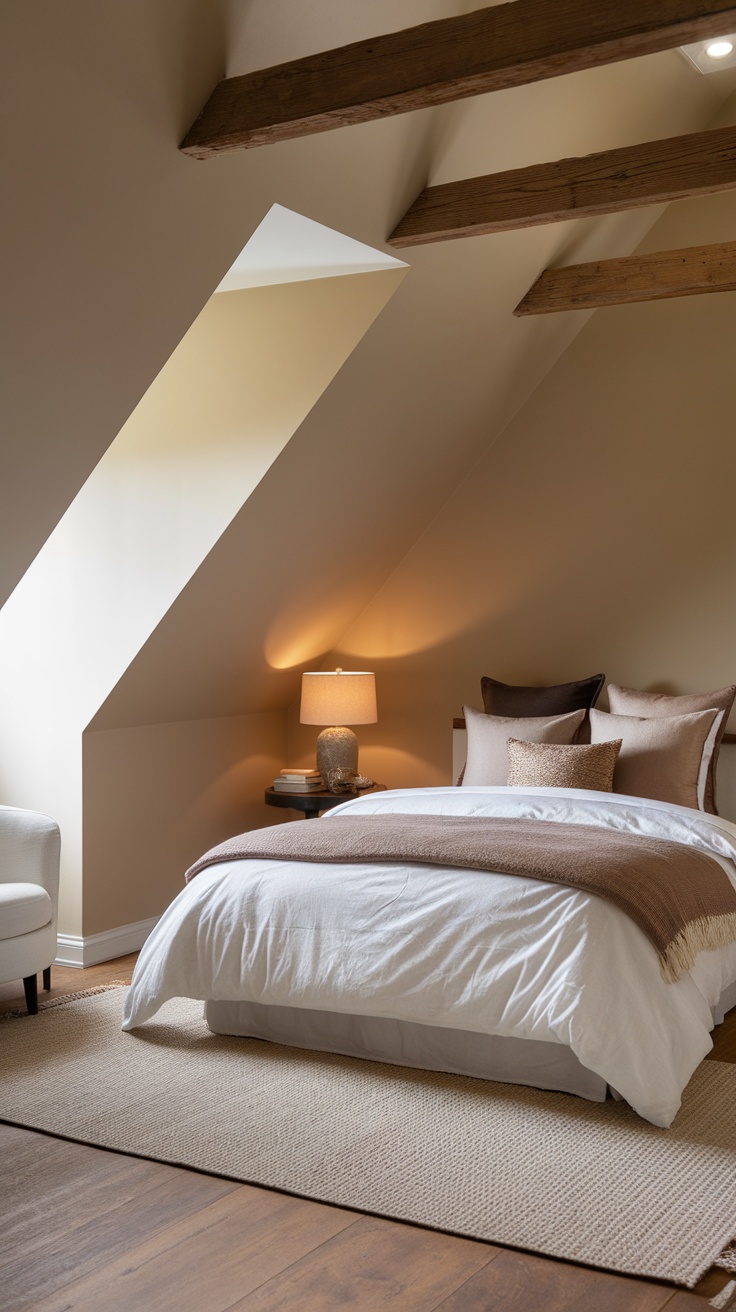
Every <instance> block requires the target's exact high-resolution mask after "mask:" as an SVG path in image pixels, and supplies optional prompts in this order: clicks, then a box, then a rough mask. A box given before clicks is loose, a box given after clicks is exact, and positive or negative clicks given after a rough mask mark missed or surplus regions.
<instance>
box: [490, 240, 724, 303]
mask: <svg viewBox="0 0 736 1312" xmlns="http://www.w3.org/2000/svg"><path fill="white" fill-rule="evenodd" d="M732 291H736V241H725V242H720V243H718V244H717V245H713V246H686V247H684V248H683V249H682V250H677V251H657V252H655V253H654V254H652V255H629V256H625V257H624V258H623V259H617V260H595V261H593V262H592V263H590V264H570V265H568V266H567V268H564V269H545V271H544V273H543V274H542V275H541V277H539V278H538V279H537V281H536V282H535V283H534V286H533V287H531V288H530V290H529V291H528V292H527V294H526V296H525V297H524V299H523V301H520V302H519V304H518V305H517V307H516V309H515V310H514V314H515V315H516V316H517V317H518V318H523V317H524V316H526V315H529V314H555V313H557V312H559V311H561V310H591V309H595V308H596V307H598V306H604V305H628V304H631V303H632V302H635V301H662V300H668V299H669V298H671V297H673V296H701V295H703V293H705V292H732Z"/></svg>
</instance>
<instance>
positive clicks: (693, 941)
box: [186, 815, 736, 983]
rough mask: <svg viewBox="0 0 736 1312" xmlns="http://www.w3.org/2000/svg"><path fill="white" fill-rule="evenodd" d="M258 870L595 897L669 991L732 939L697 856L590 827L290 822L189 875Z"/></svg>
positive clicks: (213, 854)
mask: <svg viewBox="0 0 736 1312" xmlns="http://www.w3.org/2000/svg"><path fill="white" fill-rule="evenodd" d="M251 858H256V859H259V860H265V861H320V862H325V861H327V862H352V863H353V864H359V863H362V862H366V861H369V862H372V861H399V862H402V863H405V862H411V863H420V864H429V865H436V866H456V867H461V868H463V869H471V870H485V871H496V872H498V873H500V874H504V875H522V876H524V877H525V878H527V879H541V880H544V881H545V882H546V883H550V884H564V885H566V886H567V887H569V888H577V889H582V890H583V891H584V892H586V893H595V894H596V895H597V896H598V897H603V898H606V899H607V901H609V902H613V903H614V905H615V906H617V907H620V908H621V910H622V911H625V912H626V914H627V915H628V916H630V917H631V919H632V920H633V921H634V922H635V923H636V924H637V925H638V926H639V928H640V929H641V930H643V932H644V933H645V934H646V936H647V938H648V939H649V940H650V942H651V943H652V944H653V946H654V947H655V948H656V950H657V952H658V953H659V958H660V965H661V969H662V974H663V976H664V978H665V979H666V980H667V981H668V983H673V982H674V981H675V980H678V979H679V978H680V976H681V975H684V974H685V972H686V971H687V970H689V969H690V967H691V966H692V964H693V962H694V960H695V957H696V956H697V954H698V952H701V951H703V950H705V949H708V948H718V947H724V946H725V945H726V944H727V943H731V942H733V941H734V940H735V939H736V890H734V888H733V887H732V885H731V883H730V881H729V879H728V877H727V875H726V873H725V871H724V870H723V868H722V867H721V866H720V865H719V864H718V862H717V861H716V860H714V859H713V857H710V856H707V855H706V854H705V853H704V852H701V851H698V849H697V848H694V847H686V846H684V844H682V843H673V842H669V841H667V840H664V839H659V838H642V837H641V836H640V835H638V834H627V833H620V832H618V831H617V830H612V829H603V828H597V827H593V826H587V825H571V824H557V823H556V822H551V821H545V820H516V819H507V818H505V817H503V818H501V817H495V816H494V817H488V818H486V817H477V816H440V815H421V816H414V815H380V816H362V817H361V818H360V819H357V818H356V819H353V820H350V819H334V820H332V819H331V820H327V821H324V822H319V823H317V824H314V823H307V824H305V823H304V821H303V820H293V821H291V822H290V823H288V824H284V825H273V826H270V827H269V828H267V829H254V830H251V831H250V833H246V834H240V835H239V836H238V837H237V838H230V839H228V841H227V842H225V843H221V844H220V845H219V846H218V847H214V848H212V850H211V851H210V852H207V853H206V854H205V856H203V857H201V858H200V860H199V861H197V862H196V863H195V864H194V865H193V866H192V867H191V869H190V870H188V871H187V873H186V881H187V883H188V882H189V880H190V879H192V878H193V877H194V876H195V875H197V874H199V872H200V870H204V868H205V867H206V866H211V865H215V864H217V863H219V862H221V861H236V860H241V859H251Z"/></svg>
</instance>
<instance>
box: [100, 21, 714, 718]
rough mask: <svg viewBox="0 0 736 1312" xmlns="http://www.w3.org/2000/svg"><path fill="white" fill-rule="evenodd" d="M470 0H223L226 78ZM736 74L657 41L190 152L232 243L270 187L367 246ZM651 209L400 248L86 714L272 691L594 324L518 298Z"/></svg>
mask: <svg viewBox="0 0 736 1312" xmlns="http://www.w3.org/2000/svg"><path fill="white" fill-rule="evenodd" d="M473 7H475V6H474V5H460V4H452V3H447V2H444V3H439V2H438V0H437V2H435V3H429V2H428V0H427V2H420V0H412V2H411V3H406V4H402V6H401V15H400V20H401V21H400V24H399V22H397V10H396V6H395V5H394V4H392V3H375V4H371V5H370V6H365V5H359V4H351V5H346V4H345V3H344V0H313V2H312V3H305V2H304V0H291V3H283V4H281V3H280V4H279V5H278V6H276V5H273V3H272V0H252V2H251V3H248V4H242V3H234V4H233V5H232V6H231V8H230V10H229V21H230V34H229V41H228V48H229V52H230V53H229V59H228V68H227V72H228V74H230V75H234V74H237V73H241V72H246V71H248V70H249V69H251V68H255V67H259V66H266V65H268V64H272V63H276V62H280V61H282V60H286V59H290V58H295V57H297V56H299V55H301V54H307V53H311V52H312V51H315V50H319V49H324V48H327V47H329V46H334V45H337V44H340V43H343V42H346V41H349V40H356V39H359V38H360V37H363V36H369V35H371V33H377V32H380V31H386V30H391V28H393V27H397V26H399V25H401V26H407V25H409V24H411V23H414V22H420V21H425V20H427V19H430V18H435V17H441V16H443V15H446V14H452V13H459V12H464V11H465V10H467V9H471V8H473ZM723 79H726V80H723ZM731 85H732V82H731V80H730V77H729V75H727V74H725V75H717V76H716V77H715V78H710V79H709V78H704V77H701V76H699V75H697V74H696V73H694V71H693V70H692V69H691V68H690V67H689V66H688V65H687V64H686V63H685V61H684V60H683V59H682V57H681V56H680V55H679V54H678V53H677V52H666V53H663V54H660V55H656V56H650V57H647V58H646V59H639V60H635V61H631V62H629V63H626V64H619V65H612V66H610V67H606V68H602V69H597V70H590V71H588V72H585V73H580V74H577V75H575V76H573V77H566V78H559V79H556V80H553V81H548V82H544V83H541V84H538V85H533V86H530V87H523V88H518V89H515V90H513V91H509V92H503V93H497V94H496V95H493V96H485V97H480V98H478V99H476V100H473V101H464V102H462V103H459V104H456V105H453V106H447V107H443V108H441V109H435V110H431V111H421V112H419V113H415V114H409V115H404V116H401V117H399V118H396V119H389V120H384V121H382V122H378V123H372V124H367V125H363V126H361V127H356V128H350V129H340V130H338V131H335V132H330V133H325V134H323V135H320V136H317V137H313V138H305V139H302V140H300V141H295V142H287V143H283V144H280V145H276V146H272V147H269V148H267V149H261V150H254V151H245V152H242V153H239V154H234V155H229V156H225V157H222V158H220V159H216V160H211V161H208V162H207V163H198V162H194V161H186V167H187V168H189V169H193V170H195V171H197V186H199V185H205V184H204V183H202V184H200V178H202V179H205V178H209V179H211V185H212V187H213V188H214V189H215V190H216V191H218V192H222V190H223V189H224V188H225V186H226V187H227V189H229V191H230V193H231V194H232V195H233V196H234V197H237V205H238V206H239V207H240V210H241V214H242V222H243V230H242V231H241V236H242V237H243V238H244V237H246V236H247V235H248V231H247V222H248V220H247V218H246V215H252V214H253V213H254V212H258V211H259V210H260V211H261V212H265V210H266V208H267V207H268V206H269V205H270V204H271V203H273V202H278V203H279V204H282V205H284V206H287V207H290V208H293V209H295V210H296V211H298V212H301V213H304V214H306V215H307V216H308V217H310V218H313V219H315V220H317V221H319V222H321V223H324V224H326V225H327V226H329V227H332V228H335V229H337V230H338V231H341V232H344V233H346V234H348V235H349V236H352V237H354V238H356V239H358V240H360V241H362V242H366V243H367V244H369V245H371V246H373V247H377V248H379V249H380V248H381V247H382V246H383V245H384V243H385V240H386V237H387V235H388V234H389V233H390V232H391V230H392V229H393V227H394V226H395V224H396V222H397V221H398V219H399V218H400V217H401V215H402V214H403V212H404V211H405V210H406V208H407V207H408V205H409V204H410V202H411V201H412V200H413V199H414V197H415V195H416V194H417V193H418V192H419V190H420V189H421V187H422V186H423V185H425V184H426V183H430V184H432V183H438V182H445V181H450V180H452V179H453V178H458V177H463V176H472V175H474V174H480V173H485V172H492V171H495V170H498V169H504V168H511V167H515V166H519V165H524V164H528V163H533V162H535V161H541V160H544V159H557V158H561V157H564V156H570V155H581V154H585V153H588V152H591V151H595V150H601V149H606V148H609V147H615V146H620V145H627V144H633V143H635V142H637V141H643V140H648V139H652V138H656V137H658V136H662V137H664V136H670V135H676V134H678V133H683V132H688V131H695V130H697V129H699V128H702V127H705V126H707V125H708V123H709V122H710V121H711V120H712V119H713V116H714V115H715V114H716V112H717V111H718V108H719V105H720V104H721V102H722V101H723V99H724V98H725V96H726V95H727V93H728V92H729V91H730V89H731ZM660 213H661V210H658V209H645V210H640V211H634V212H632V213H630V214H624V215H618V216H614V217H610V218H607V219H601V220H581V221H576V222H573V223H568V224H558V225H551V226H550V227H547V228H535V229H529V230H526V231H520V232H512V233H505V234H500V235H496V236H489V237H479V238H472V239H467V240H463V241H457V242H448V243H443V244H440V245H437V246H428V247H424V248H421V249H417V250H413V251H410V252H408V253H407V254H406V257H405V258H406V260H407V263H408V264H409V265H410V270H409V273H408V274H407V276H406V278H405V279H404V282H403V284H402V286H401V288H400V289H399V291H398V292H397V293H396V295H395V296H394V298H393V300H392V301H391V303H390V304H389V305H388V307H387V308H386V309H385V310H384V311H383V313H382V315H381V316H380V317H379V319H378V320H377V321H376V322H375V323H374V325H373V327H372V328H371V330H370V331H369V333H368V334H367V335H366V337H365V338H364V339H363V341H362V342H361V344H360V345H359V346H358V348H357V349H356V350H355V351H354V353H353V355H352V356H351V358H350V359H349V360H348V361H347V363H346V364H345V365H344V367H343V369H342V370H341V372H340V373H339V374H338V376H337V377H336V379H335V380H334V382H333V383H332V384H331V386H330V387H329V388H328V390H327V392H326V393H325V394H324V395H323V397H322V398H321V400H320V401H319V402H318V404H317V405H316V406H315V408H314V409H313V411H312V412H311V413H310V415H309V416H308V417H307V419H306V420H305V422H304V423H303V424H302V426H301V428H300V430H299V431H298V432H297V434H296V435H295V437H294V438H292V440H291V442H290V443H289V445H288V446H287V448H286V449H285V450H284V451H283V452H282V454H281V456H280V457H279V459H278V460H277V461H276V462H275V464H274V465H273V466H272V467H271V469H270V470H269V472H268V474H267V475H266V476H265V477H264V479H263V480H262V482H261V484H260V485H259V487H258V488H257V489H256V491H255V492H254V494H253V495H252V496H251V498H250V499H249V501H248V503H247V505H246V506H245V507H244V508H243V510H242V511H241V512H240V514H239V515H238V516H237V518H236V520H235V521H234V523H233V524H232V525H231V526H230V528H229V529H228V530H227V532H226V533H225V534H224V535H223V537H222V538H221V539H220V541H219V543H218V544H217V545H216V547H215V548H214V550H213V551H212V552H211V554H210V556H209V557H208V559H207V560H206V561H205V562H204V564H203V565H202V566H201V568H200V569H199V571H198V572H197V574H196V575H195V577H194V579H193V580H192V581H191V583H190V584H189V585H188V586H187V587H186V588H185V590H184V591H183V592H182V594H181V595H180V596H179V598H178V599H177V601H176V602H175V603H174V605H173V606H172V608H171V610H170V611H169V612H168V614H167V616H166V617H165V618H164V620H163V621H162V623H161V624H160V625H159V627H158V629H157V630H156V632H155V633H154V634H153V635H152V637H151V638H150V639H149V641H148V642H147V643H146V645H145V647H144V648H143V649H142V651H141V653H140V654H139V656H138V657H137V658H136V660H135V661H134V662H133V664H132V665H131V667H130V668H129V670H128V672H127V673H126V675H125V676H124V677H123V679H122V680H121V681H120V683H119V684H118V686H117V688H116V689H115V691H114V692H113V694H112V695H111V697H110V698H109V699H108V701H107V703H106V705H105V706H104V707H103V708H102V710H101V711H100V713H99V714H98V715H97V717H96V718H95V720H94V721H93V723H92V727H94V728H101V727H113V726H121V725H131V724H142V723H151V722H156V721H158V722H163V721H168V720H178V719H188V718H197V717H205V716H213V715H229V714H235V713H243V712H246V711H254V710H260V709H265V708H272V707H278V706H284V705H286V704H287V703H288V702H289V700H290V699H291V698H292V697H293V696H294V695H295V693H296V688H297V676H298V672H299V670H300V669H301V668H303V667H304V666H305V664H307V663H313V662H318V661H319V660H320V658H321V657H322V656H324V654H325V653H327V652H329V651H330V650H331V649H332V648H333V647H335V646H337V645H338V644H339V640H340V638H341V636H342V635H343V634H344V633H345V631H346V630H347V629H348V628H349V626H350V625H351V624H352V623H353V622H354V621H355V619H356V618H357V616H358V615H359V614H360V612H361V610H362V609H363V608H364V607H365V606H366V605H367V604H368V602H369V600H370V598H371V597H372V596H373V595H374V594H375V592H376V590H377V589H378V588H379V587H380V586H381V584H382V583H383V582H384V581H385V579H386V578H387V577H388V576H389V575H390V574H391V572H392V570H393V569H394V568H395V567H396V565H397V564H398V562H399V561H400V560H401V559H402V557H403V556H404V554H405V553H406V552H407V551H408V550H409V548H410V547H411V545H412V543H413V542H414V541H415V540H416V538H417V537H418V535H419V534H420V533H421V532H422V530H423V529H424V528H425V527H426V525H427V524H428V522H430V521H431V519H432V518H433V517H434V516H435V515H436V514H437V512H438V511H439V509H440V507H441V506H442V505H443V503H444V502H445V501H446V500H447V498H448V496H449V495H450V494H451V492H452V490H453V489H454V488H455V487H456V486H457V485H458V484H459V483H460V481H461V480H462V479H463V478H464V477H465V476H466V475H467V473H468V470H469V469H471V468H472V466H473V465H474V463H475V462H476V461H477V460H478V458H479V457H480V456H481V454H482V453H483V452H485V451H487V450H488V448H489V447H491V446H492V445H493V443H494V441H495V440H496V438H497V437H498V435H499V434H500V433H501V432H502V431H503V430H504V428H505V427H506V426H507V424H508V423H509V421H510V420H511V419H512V417H513V416H514V414H515V413H516V412H517V411H518V410H519V409H520V407H521V406H522V405H523V404H524V403H525V401H526V400H527V399H528V398H529V397H530V396H531V394H532V393H533V392H534V390H535V389H536V387H537V386H538V385H539V384H540V382H541V380H542V379H543V378H544V377H545V376H546V375H547V374H548V373H549V371H550V370H551V369H552V368H553V367H554V365H555V362H556V361H557V360H558V359H559V358H560V356H561V354H562V353H563V352H564V351H565V349H566V347H567V346H568V345H569V344H570V342H571V341H572V340H573V338H574V337H575V335H576V333H577V332H578V331H579V330H580V328H581V327H582V326H583V324H584V323H585V322H586V321H587V318H588V316H587V315H586V314H580V313H577V314H570V315H566V316H550V317H547V318H545V319H543V320H522V321H520V320H516V319H513V318H512V315H511V311H512V309H513V307H514V305H515V304H516V303H517V302H518V301H519V300H520V299H521V297H522V296H523V294H524V293H525V291H526V290H527V288H528V287H529V286H530V285H531V283H532V282H533V281H534V280H535V278H536V277H537V275H538V274H539V273H540V271H541V270H542V269H543V268H544V267H545V266H547V265H548V264H550V263H554V262H558V263H565V262H570V261H572V260H578V259H593V258H603V257H606V256H613V255H621V254H628V253H630V252H631V251H632V250H634V249H635V248H636V246H637V245H638V243H639V242H640V241H641V239H642V238H643V237H644V236H645V234H646V233H647V231H648V230H649V228H650V227H651V226H652V224H653V223H654V222H655V221H656V219H657V218H658V217H659V214H660ZM232 226H233V225H231V226H230V228H229V235H231V234H232ZM251 230H252V229H251ZM241 245H242V240H241ZM234 253H235V252H231V256H230V258H231V259H232V258H233V255H234ZM222 272H224V271H221V273H220V276H222ZM201 281H202V280H200V286H201ZM234 294H237V293H234Z"/></svg>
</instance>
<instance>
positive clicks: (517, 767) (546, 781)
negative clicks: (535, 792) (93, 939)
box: [508, 738, 621, 793]
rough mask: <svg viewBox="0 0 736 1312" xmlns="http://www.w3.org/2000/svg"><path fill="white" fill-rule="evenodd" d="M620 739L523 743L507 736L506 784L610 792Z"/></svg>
mask: <svg viewBox="0 0 736 1312" xmlns="http://www.w3.org/2000/svg"><path fill="white" fill-rule="evenodd" d="M620 747H621V739H620V738H616V739H615V740H614V741H613V742H603V743H579V744H577V745H575V746H572V747H566V746H562V745H561V744H560V743H523V742H518V741H517V739H515V738H509V743H508V750H509V762H510V769H509V785H510V786H512V785H515V786H517V787H521V788H592V789H594V790H595V791H596V792H599V793H610V792H612V791H613V772H614V769H615V767H616V758H617V756H618V754H619V749H620Z"/></svg>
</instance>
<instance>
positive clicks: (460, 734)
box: [452, 719, 736, 822]
mask: <svg viewBox="0 0 736 1312" xmlns="http://www.w3.org/2000/svg"><path fill="white" fill-rule="evenodd" d="M466 753H467V735H466V732H465V721H464V720H463V719H457V720H453V722H452V782H453V783H454V784H455V783H457V781H458V778H459V775H460V771H461V770H462V768H463V766H464V765H465V756H466ZM716 797H717V805H718V813H719V815H722V816H723V817H724V819H725V820H733V821H735V822H736V733H727V734H724V736H723V742H722V744H721V752H720V756H719V757H718V776H717V779H716Z"/></svg>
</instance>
